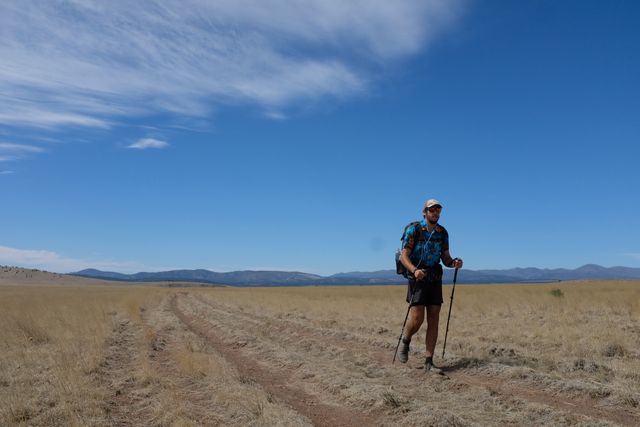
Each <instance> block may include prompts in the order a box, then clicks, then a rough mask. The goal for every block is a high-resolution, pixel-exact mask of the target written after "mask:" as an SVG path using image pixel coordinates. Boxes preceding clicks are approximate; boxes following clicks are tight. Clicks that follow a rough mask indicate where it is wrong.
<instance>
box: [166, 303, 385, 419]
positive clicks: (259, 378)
mask: <svg viewBox="0 0 640 427" xmlns="http://www.w3.org/2000/svg"><path fill="white" fill-rule="evenodd" d="M170 304H171V310H172V312H173V313H174V314H175V315H176V316H177V317H178V319H180V320H181V321H182V322H183V323H184V324H185V325H186V326H187V327H188V328H189V329H190V330H191V331H193V332H194V333H196V334H197V335H199V336H201V337H202V338H204V339H206V340H207V342H209V343H210V344H211V345H212V346H213V347H214V348H215V349H216V350H217V351H218V352H219V353H220V354H221V355H222V356H223V357H224V358H225V359H226V360H227V361H228V362H230V363H231V364H233V365H234V366H235V367H236V369H237V370H238V371H239V372H240V374H241V375H243V376H246V377H249V378H251V379H252V380H253V381H255V382H256V383H257V384H259V385H260V386H261V387H262V388H263V389H264V390H265V391H267V392H268V393H270V394H271V395H272V396H274V397H275V398H276V399H278V400H281V401H283V402H284V403H286V404H287V405H288V406H290V407H291V408H293V409H294V410H295V411H297V412H298V413H300V414H302V415H303V416H305V417H307V418H308V419H310V420H311V422H312V423H313V424H314V425H316V426H352V425H376V424H377V423H376V417H373V416H371V415H369V414H365V413H363V412H359V411H356V410H353V409H351V408H348V407H344V406H335V405H328V404H325V403H322V402H320V401H318V399H317V398H316V397H315V396H313V395H311V394H309V393H306V392H305V391H303V390H301V389H299V388H296V387H293V386H291V385H290V382H289V378H290V374H289V373H288V372H286V371H283V370H282V369H277V368H274V367H273V366H270V367H269V368H268V369H267V368H265V367H263V366H261V365H260V364H258V363H257V362H255V361H254V360H253V359H250V358H248V357H246V356H244V355H242V354H241V352H240V351H239V350H238V349H237V348H230V347H229V346H228V345H227V344H225V343H224V342H223V341H222V339H221V338H220V337H219V336H218V335H216V334H215V333H214V332H213V331H212V330H211V329H210V328H206V327H204V326H203V325H202V324H201V323H199V322H198V319H196V318H195V317H193V316H191V315H188V314H186V313H184V312H183V311H182V310H181V309H180V307H179V304H178V297H177V296H174V297H173V298H172V300H171V303H170Z"/></svg>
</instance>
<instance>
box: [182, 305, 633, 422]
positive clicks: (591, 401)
mask: <svg viewBox="0 0 640 427" xmlns="http://www.w3.org/2000/svg"><path fill="white" fill-rule="evenodd" d="M181 302H182V303H184V304H185V305H191V306H193V308H195V309H197V310H200V311H199V316H201V318H202V319H207V321H209V322H212V323H208V324H207V325H208V326H205V324H204V323H198V322H197V321H196V318H195V317H194V316H193V315H192V316H186V315H185V314H184V313H182V314H181V316H186V320H185V322H187V321H188V322H189V324H191V325H198V324H199V325H200V326H193V327H198V328H200V329H201V333H203V334H207V335H208V336H210V338H211V339H212V340H214V341H215V342H216V347H218V346H219V347H220V348H222V351H226V352H227V353H228V357H229V358H239V357H240V358H244V359H247V357H246V356H242V355H241V353H242V352H241V351H240V350H241V349H243V350H245V351H246V348H243V347H244V346H247V347H250V346H248V345H247V344H248V342H245V341H240V342H241V344H240V345H241V346H243V347H237V348H234V349H232V350H229V345H228V342H227V343H225V340H223V339H222V338H221V337H220V336H218V335H216V334H220V333H222V331H224V330H233V329H236V330H244V331H245V332H246V336H247V337H248V339H247V341H251V340H254V341H255V340H256V338H255V337H256V335H258V336H259V334H260V332H261V331H262V330H263V329H264V328H265V325H266V327H267V328H268V330H269V334H268V336H266V337H264V340H263V341H260V342H259V343H252V344H253V351H254V352H257V354H262V355H263V358H262V359H263V360H268V361H269V363H270V364H274V363H278V364H281V365H284V366H286V365H287V363H288V362H287V360H283V359H282V355H281V354H279V353H278V351H277V350H278V348H282V347H283V346H291V343H302V345H304V346H306V348H307V351H305V354H304V355H303V356H302V357H301V358H300V359H304V358H311V359H313V357H311V355H312V354H313V349H314V348H318V347H323V348H327V349H328V348H330V347H334V348H335V349H334V350H333V353H334V355H335V354H342V355H345V354H347V355H351V357H352V358H354V359H357V361H358V362H359V363H360V364H362V365H366V366H369V367H371V371H378V372H379V371H387V370H389V369H392V370H393V371H394V373H392V375H395V376H402V377H403V380H404V381H405V382H407V383H408V384H410V385H412V386H414V387H420V386H422V385H423V383H424V375H415V372H411V371H415V369H416V368H418V367H421V364H420V362H421V360H418V361H416V358H415V357H413V358H412V360H411V361H410V363H409V364H407V365H401V364H397V365H395V366H392V365H391V359H392V356H393V349H394V346H393V345H392V344H390V343H388V342H385V341H382V340H377V339H375V338H371V337H363V336H360V335H358V334H354V333H351V332H348V331H341V330H336V329H328V328H326V327H320V326H316V325H313V324H311V321H308V320H306V321H302V320H300V319H295V320H290V319H284V318H275V317H269V316H263V315H258V314H255V313H250V314H249V313H243V312H240V311H238V310H234V309H233V307H226V306H224V305H221V304H217V303H215V302H213V301H211V300H209V299H208V298H203V297H197V298H193V297H190V298H189V300H188V303H187V301H186V298H185V299H181ZM174 305H175V306H176V307H177V301H174ZM176 310H177V308H176ZM214 331H215V332H214ZM236 335H238V333H236ZM269 341H273V342H269ZM292 349H293V348H292ZM296 360H297V359H296ZM242 363H244V361H243V362H242ZM312 363H321V362H320V361H318V362H314V361H312ZM254 364H255V363H254ZM260 369H262V370H264V368H260ZM356 371H357V372H358V374H360V372H359V371H362V370H356ZM364 373H365V375H366V373H367V372H366V370H365V372H364ZM256 374H257V375H258V376H260V375H261V373H260V372H257V373H256ZM347 375H348V373H347ZM261 378H262V380H263V381H265V383H266V384H269V383H271V382H277V379H276V378H269V377H261ZM445 378H447V379H448V380H450V381H452V382H453V383H455V385H454V388H458V389H460V390H463V389H465V388H467V387H479V388H482V389H485V391H486V392H487V393H488V394H490V395H491V396H496V397H497V398H498V399H499V400H500V401H501V402H502V403H507V404H512V403H513V401H523V402H533V403H537V404H541V405H544V406H547V407H550V408H553V409H554V410H556V411H562V412H565V413H571V414H574V415H576V416H578V417H582V418H583V419H584V420H585V421H586V420H589V419H590V420H601V421H604V422H611V423H615V424H620V425H628V426H636V425H640V414H639V413H638V411H633V410H632V409H630V408H629V409H625V410H620V409H619V408H618V409H613V408H608V407H605V406H601V405H602V401H601V400H599V399H596V398H593V397H590V396H589V395H583V396H578V397H569V396H562V395H558V394H551V393H549V391H547V390H545V389H544V387H543V386H541V385H538V384H535V383H534V382H531V381H526V380H524V379H522V380H519V379H517V378H503V377H501V376H499V375H487V373H485V372H483V370H482V369H478V367H477V366H473V364H464V363H462V364H461V365H459V366H453V367H451V368H450V369H449V370H448V372H446V377H445ZM303 401H304V399H303ZM298 403H304V402H298ZM310 418H311V417H310ZM312 419H313V418H312ZM506 421H507V420H505V422H506ZM328 425H339V424H328Z"/></svg>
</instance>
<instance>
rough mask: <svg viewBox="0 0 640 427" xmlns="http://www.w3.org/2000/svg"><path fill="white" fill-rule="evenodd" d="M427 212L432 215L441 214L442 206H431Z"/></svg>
mask: <svg viewBox="0 0 640 427" xmlns="http://www.w3.org/2000/svg"><path fill="white" fill-rule="evenodd" d="M427 210H428V211H429V212H431V213H433V212H440V211H441V210H442V206H431V207H430V208H427Z"/></svg>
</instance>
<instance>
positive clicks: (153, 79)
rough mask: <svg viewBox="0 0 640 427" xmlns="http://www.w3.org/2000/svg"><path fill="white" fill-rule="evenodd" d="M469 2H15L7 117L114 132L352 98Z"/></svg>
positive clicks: (3, 116)
mask: <svg viewBox="0 0 640 427" xmlns="http://www.w3.org/2000/svg"><path fill="white" fill-rule="evenodd" d="M462 1H463V0H396V1H393V2H389V1H386V0H352V1H330V0H306V1H291V0H273V1H268V2H266V1H262V0H216V1H210V2H203V1H201V0H156V1H147V2H143V3H138V2H133V3H132V2H128V1H124V0H114V1H109V2H104V1H98V0H69V1H66V2H64V5H63V6H64V7H61V5H60V4H59V3H58V2H48V1H37V0H32V1H29V0H24V1H18V0H14V1H11V0H8V1H3V2H1V3H0V57H1V58H2V62H1V63H0V97H1V101H0V124H4V125H10V126H15V127H32V128H60V127H69V126H83V127H98V128H108V127H110V126H112V125H113V124H114V123H117V122H118V121H119V120H123V119H124V118H125V117H130V116H132V115H135V116H144V115H148V114H155V113H159V112H162V113H165V112H169V113H175V114H178V115H181V116H186V117H196V118H203V117H207V116H208V115H209V114H210V112H211V111H212V109H213V108H218V107H220V106H224V105H238V104H242V105H250V106H255V107H257V108H260V109H263V110H264V111H267V112H269V111H271V112H273V111H282V110H283V109H287V108H295V107H296V105H299V104H301V103H306V102H307V101H317V100H321V99H326V98H333V99H341V98H345V97H351V96H354V95H358V94H361V93H363V92H366V91H367V90H368V89H369V87H370V85H371V82H372V80H375V76H376V75H378V74H379V72H380V70H381V69H383V68H384V67H385V66H386V65H387V64H389V63H397V61H399V60H402V59H404V58H406V57H408V56H411V55H414V54H416V53H418V52H421V51H423V50H424V48H425V46H427V45H428V44H429V43H430V42H431V41H432V40H433V39H434V38H435V37H436V36H437V35H438V34H439V33H440V32H441V31H442V30H443V29H444V28H446V27H447V26H449V25H450V24H451V22H452V21H454V20H455V18H456V16H457V15H458V14H459V11H460V9H461V4H462ZM279 114H282V113H279ZM267 115H269V113H267ZM271 116H272V117H274V118H279V116H278V115H277V114H276V116H274V115H273V113H271Z"/></svg>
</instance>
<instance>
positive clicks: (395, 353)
mask: <svg viewBox="0 0 640 427" xmlns="http://www.w3.org/2000/svg"><path fill="white" fill-rule="evenodd" d="M417 288H418V286H417V285H416V286H414V288H413V290H412V291H411V297H409V307H407V315H406V316H404V322H403V323H402V330H401V331H400V336H399V337H398V345H396V351H395V352H394V353H393V361H392V362H391V364H392V365H393V364H394V363H395V362H396V355H397V354H398V348H399V347H400V340H401V339H402V334H403V333H404V325H406V324H407V319H408V318H409V311H410V310H411V303H412V302H413V294H414V293H415V292H416V289H417Z"/></svg>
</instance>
